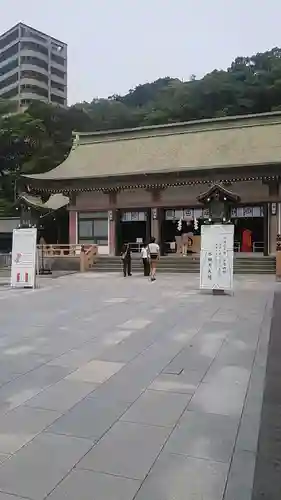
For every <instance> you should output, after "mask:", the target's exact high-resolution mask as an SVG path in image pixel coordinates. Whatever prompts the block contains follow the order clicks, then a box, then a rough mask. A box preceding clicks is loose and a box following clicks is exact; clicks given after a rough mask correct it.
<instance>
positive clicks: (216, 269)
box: [200, 224, 234, 290]
mask: <svg viewBox="0 0 281 500" xmlns="http://www.w3.org/2000/svg"><path fill="white" fill-rule="evenodd" d="M233 245H234V226H233V225H228V224H226V225H223V224H214V225H210V226H201V252H200V288H201V289H204V290H214V289H215V290H232V289H233Z"/></svg>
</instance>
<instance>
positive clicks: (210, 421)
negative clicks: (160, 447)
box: [165, 411, 239, 463]
mask: <svg viewBox="0 0 281 500" xmlns="http://www.w3.org/2000/svg"><path fill="white" fill-rule="evenodd" d="M238 424H239V420H238V419H237V418H236V419H234V418H232V417H229V416H225V415H214V414H211V413H195V412H191V411H186V412H185V413H184V414H183V416H182V417H181V419H180V421H179V423H178V425H177V426H176V428H175V429H174V431H173V433H172V435H171V436H170V438H169V440H168V442H167V444H166V446H165V451H167V452H169V453H177V454H182V455H188V456H190V457H196V458H204V459H208V460H213V461H216V462H226V463H227V462H229V461H230V459H231V456H232V453H233V448H234V443H235V438H236V434H237V430H238Z"/></svg>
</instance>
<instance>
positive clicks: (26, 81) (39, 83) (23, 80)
mask: <svg viewBox="0 0 281 500" xmlns="http://www.w3.org/2000/svg"><path fill="white" fill-rule="evenodd" d="M20 83H21V85H36V86H37V87H40V88H41V89H46V90H48V89H49V86H48V83H45V82H42V81H40V80H37V79H36V78H31V77H24V78H21V79H20Z"/></svg>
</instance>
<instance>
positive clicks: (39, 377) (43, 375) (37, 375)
mask: <svg viewBox="0 0 281 500" xmlns="http://www.w3.org/2000/svg"><path fill="white" fill-rule="evenodd" d="M68 373H69V370H68V369H67V368H62V367H59V366H42V367H40V368H38V369H36V370H33V371H32V372H30V373H27V374H25V375H23V376H21V377H19V378H17V379H16V380H13V381H12V382H10V383H9V384H7V385H4V386H3V387H1V388H0V412H6V411H8V410H12V409H13V408H16V407H17V406H20V405H22V404H24V403H25V402H26V401H28V400H29V399H31V398H32V397H34V396H36V395H37V394H39V392H41V391H42V390H43V389H44V388H47V387H48V386H50V385H52V384H55V383H56V382H58V381H59V380H61V379H63V378H64V377H65V376H66V375H67V374H68Z"/></svg>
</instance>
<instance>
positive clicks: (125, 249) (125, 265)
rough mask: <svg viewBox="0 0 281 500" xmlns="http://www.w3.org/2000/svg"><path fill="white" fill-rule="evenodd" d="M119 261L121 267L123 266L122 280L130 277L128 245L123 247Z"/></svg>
mask: <svg viewBox="0 0 281 500" xmlns="http://www.w3.org/2000/svg"><path fill="white" fill-rule="evenodd" d="M121 259H122V265H123V274H124V278H126V276H132V271H131V267H132V266H131V264H132V262H131V249H130V245H129V243H127V245H124V247H123V250H122V253H121Z"/></svg>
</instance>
